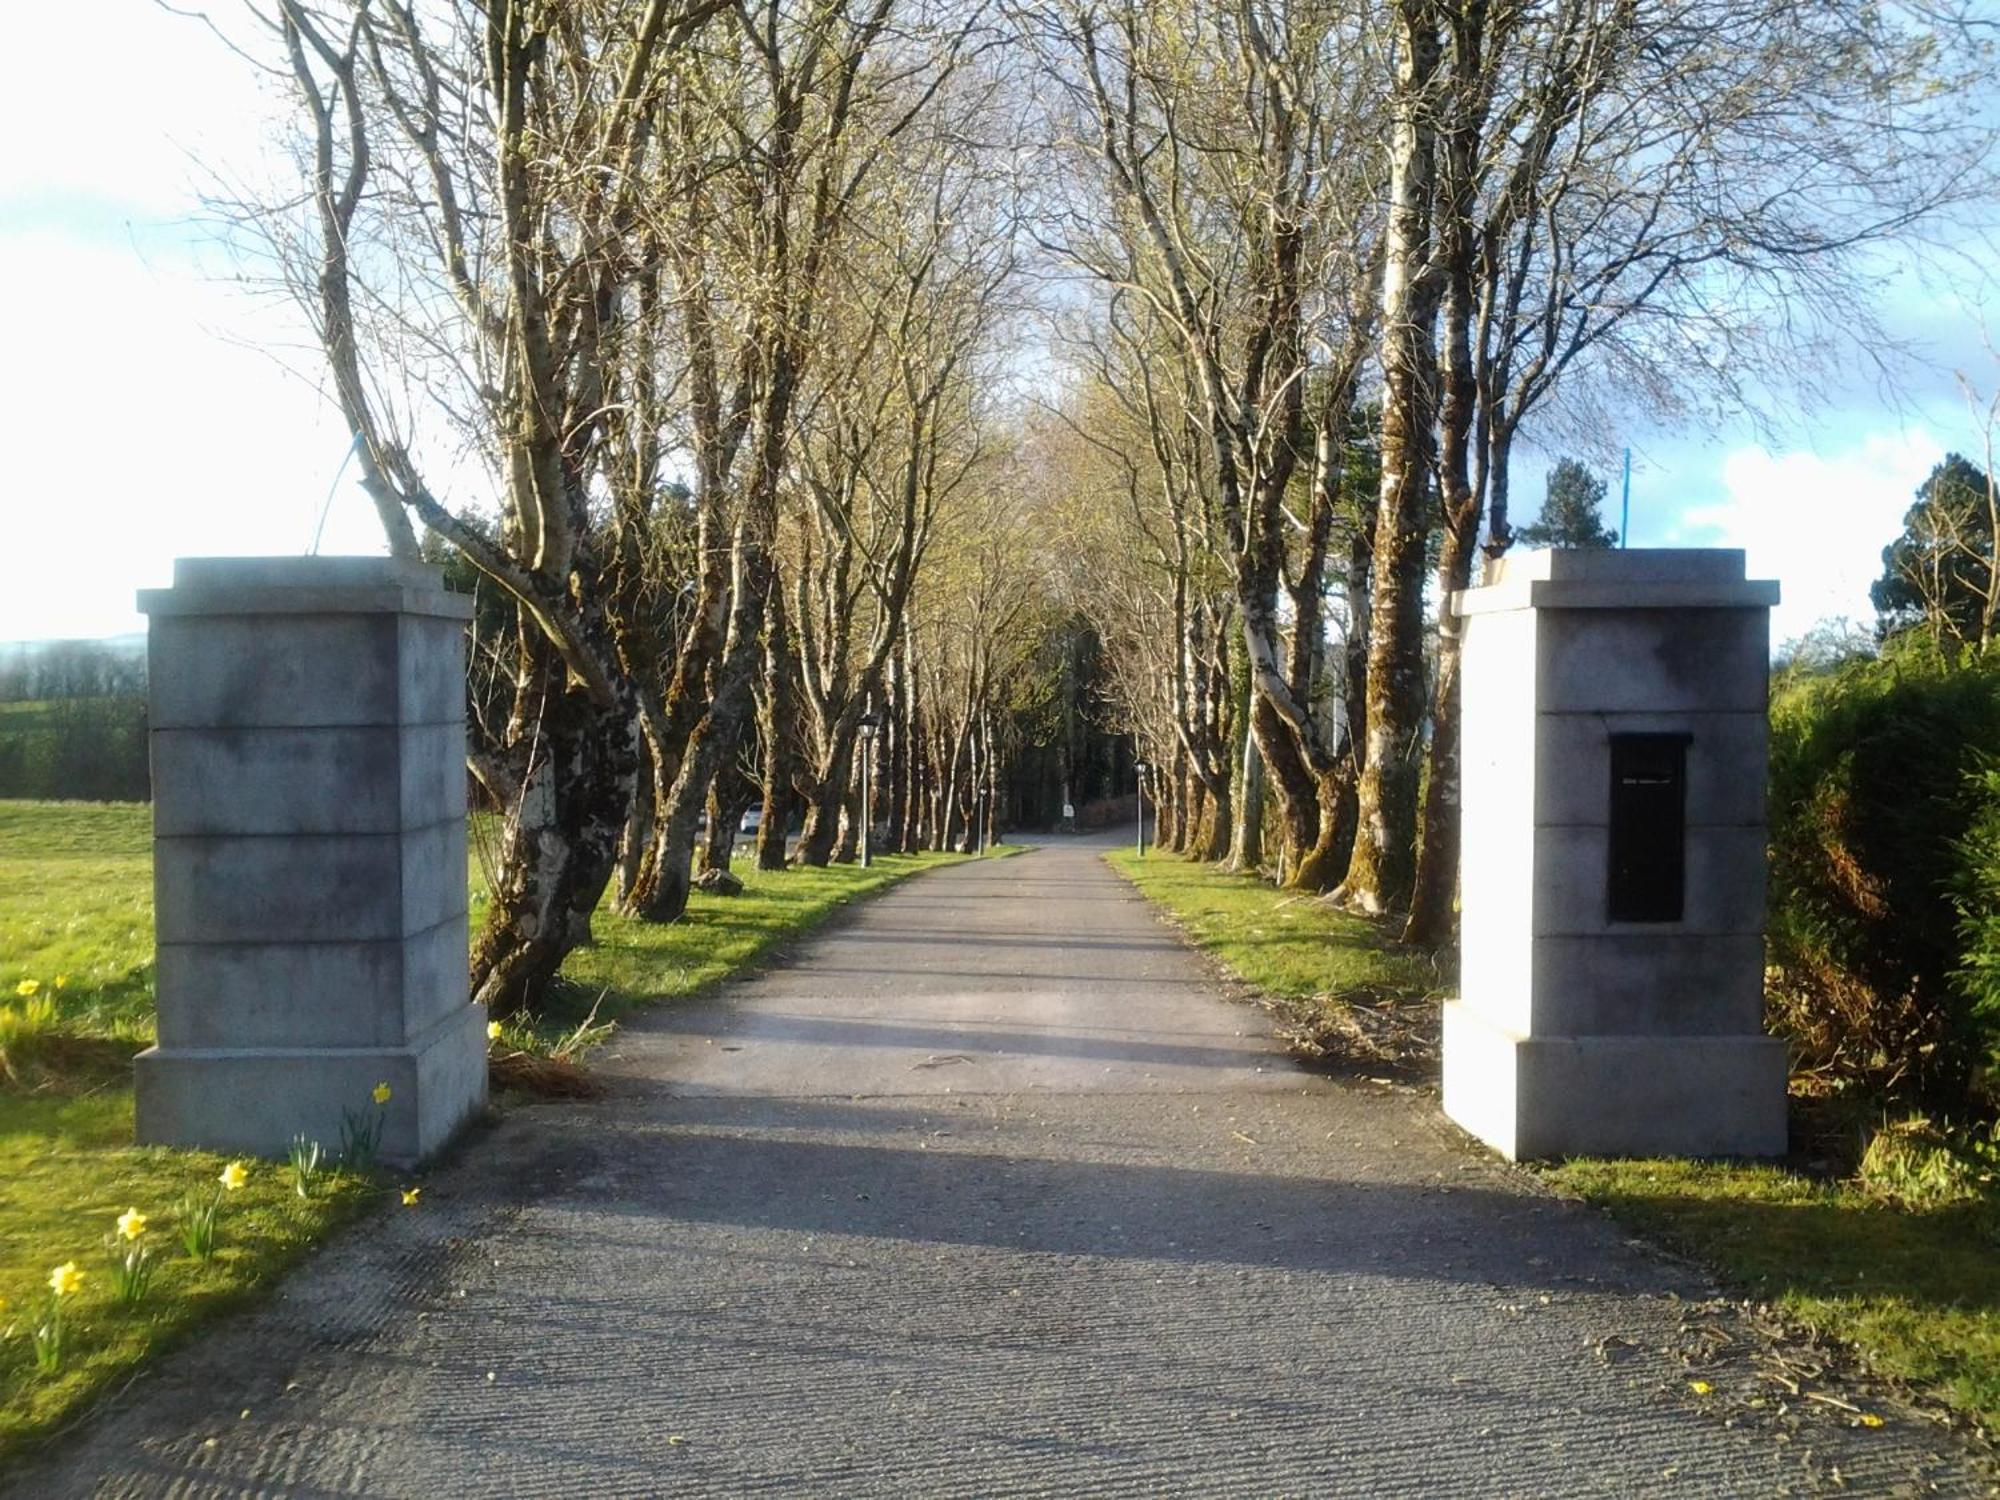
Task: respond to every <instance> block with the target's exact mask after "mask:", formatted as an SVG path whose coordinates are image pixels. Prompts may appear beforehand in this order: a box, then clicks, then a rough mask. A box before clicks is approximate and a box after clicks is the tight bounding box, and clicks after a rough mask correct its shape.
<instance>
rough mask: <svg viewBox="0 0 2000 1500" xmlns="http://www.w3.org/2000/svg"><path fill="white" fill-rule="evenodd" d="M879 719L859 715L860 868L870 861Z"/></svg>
mask: <svg viewBox="0 0 2000 1500" xmlns="http://www.w3.org/2000/svg"><path fill="white" fill-rule="evenodd" d="M880 722H881V721H880V720H879V719H877V718H876V717H875V715H874V714H873V713H872V712H870V713H865V714H863V715H862V716H861V868H862V869H864V870H865V869H867V868H868V866H869V865H870V863H872V856H873V851H872V850H871V849H870V847H869V844H870V840H869V837H868V832H869V825H870V824H872V823H873V822H874V821H875V726H876V725H877V724H878V723H880Z"/></svg>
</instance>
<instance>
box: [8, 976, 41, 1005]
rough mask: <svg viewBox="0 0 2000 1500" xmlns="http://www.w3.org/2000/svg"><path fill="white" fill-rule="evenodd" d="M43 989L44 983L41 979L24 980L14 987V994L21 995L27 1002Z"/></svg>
mask: <svg viewBox="0 0 2000 1500" xmlns="http://www.w3.org/2000/svg"><path fill="white" fill-rule="evenodd" d="M41 987H42V982H41V980H39V979H24V980H22V981H21V982H20V983H19V984H17V985H15V986H14V993H15V994H17V995H19V996H20V997H21V998H22V999H23V1000H25V999H27V998H28V997H29V996H30V995H33V994H35V993H37V992H38V991H39V990H40V989H41Z"/></svg>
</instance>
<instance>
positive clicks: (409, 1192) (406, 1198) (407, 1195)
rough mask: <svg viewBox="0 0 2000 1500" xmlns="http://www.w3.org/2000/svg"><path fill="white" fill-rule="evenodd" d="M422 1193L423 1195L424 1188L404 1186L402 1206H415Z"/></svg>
mask: <svg viewBox="0 0 2000 1500" xmlns="http://www.w3.org/2000/svg"><path fill="white" fill-rule="evenodd" d="M423 1195H424V1190H423V1189H422V1188H420V1187H412V1188H404V1189H403V1207H405V1208H415V1207H416V1206H417V1199H419V1198H421V1197H422V1196H423Z"/></svg>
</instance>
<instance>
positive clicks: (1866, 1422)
mask: <svg viewBox="0 0 2000 1500" xmlns="http://www.w3.org/2000/svg"><path fill="white" fill-rule="evenodd" d="M1861 1425H1862V1426H1863V1427H1880V1426H1881V1425H1882V1419H1881V1418H1880V1417H1878V1416H1876V1415H1875V1413H1874V1412H1872V1411H1864V1412H1863V1413H1862V1414H1861Z"/></svg>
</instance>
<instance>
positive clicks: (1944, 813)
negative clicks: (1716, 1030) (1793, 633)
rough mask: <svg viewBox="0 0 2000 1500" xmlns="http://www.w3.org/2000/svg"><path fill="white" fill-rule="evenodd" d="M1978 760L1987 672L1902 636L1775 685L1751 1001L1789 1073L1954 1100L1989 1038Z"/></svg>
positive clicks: (1986, 848)
mask: <svg viewBox="0 0 2000 1500" xmlns="http://www.w3.org/2000/svg"><path fill="white" fill-rule="evenodd" d="M1995 755H2000V663H1988V664H1983V665H1982V664H1973V665H1963V666H1957V667H1953V666H1950V665H1948V664H1947V663H1945V662H1944V661H1942V660H1941V659H1940V658H1939V657H1938V656H1937V655H1936V654H1935V653H1934V652H1929V651H1926V650H1925V649H1924V648H1923V647H1922V646H1921V645H1920V644H1917V643H1911V644H1907V645H1894V646H1892V647H1891V648H1889V649H1888V650H1886V651H1885V652H1884V654H1883V655H1882V656H1881V657H1879V658H1864V659H1859V660H1850V661H1847V662H1844V663H1841V664H1838V665H1835V666H1833V667H1831V668H1828V669H1821V670H1812V669H1805V670H1799V671H1794V672H1792V673H1789V674H1782V675H1781V676H1780V679H1779V681H1778V684H1777V687H1776V691H1775V692H1774V695H1773V700H1772V706H1771V891H1770V965H1771V973H1770V976H1769V978H1770V982H1769V984H1768V986H1767V994H1768V997H1769V1001H1770V1005H1771V1009H1772V1021H1773V1024H1774V1026H1775V1027H1776V1028H1777V1029H1778V1030H1779V1031H1781V1032H1783V1033H1784V1034H1786V1035H1788V1036H1789V1037H1790V1038H1791V1039H1792V1040H1793V1042H1794V1044H1795V1046H1796V1048H1797V1050H1798V1061H1799V1064H1800V1065H1801V1067H1803V1068H1804V1069H1806V1070H1808V1071H1813V1072H1818V1073H1820V1074H1821V1075H1823V1076H1825V1077H1827V1078H1828V1079H1829V1080H1831V1081H1833V1082H1835V1083H1838V1084H1851V1083H1857V1082H1858V1083H1861V1084H1863V1085H1865V1086H1866V1087H1868V1088H1869V1089H1870V1090H1872V1091H1874V1092H1876V1093H1881V1094H1885V1095H1890V1096H1906V1097H1909V1098H1912V1099H1919V1100H1923V1101H1925V1102H1926V1103H1929V1104H1933V1105H1937V1106H1941V1107H1943V1108H1944V1109H1946V1110H1947V1111H1953V1110H1957V1109H1959V1108H1960V1107H1961V1106H1963V1105H1965V1104H1966V1103H1968V1102H1970V1101H1971V1100H1972V1096H1973V1091H1974V1089H1975V1088H1976V1087H1978V1086H1979V1083H1980V1079H1981V1077H1982V1068H1983V1065H1984V1064H1985V1063H1986V1061H1987V1060H1988V1059H1989V1058H1990V1057H1991V1055H1992V1053H1993V1049H1994V1046H1995V1042H1996V1038H2000V1013H1996V1005H1995V1003H1994V1002H1995V997H1994V994H1993V993H1992V991H1993V990H1994V989H2000V919H1995V918H1994V917H1993V916H1992V901H1993V898H1994V897H1995V896H1996V895H2000V778H1996V777H1995V776H1993V775H1992V774H1990V773H1989V769H1988V768H1989V767H1990V765H1991V764H1992V762H1991V759H1990V758H1991V757H1993V756H1995ZM1981 829H1985V830H1986V833H1985V834H1983V835H1982V834H1981V833H1980V832H1979V830H1981ZM1968 830H1971V832H1968ZM1982 901H1983V902H1985V903H1986V904H1985V906H1984V907H1983V908H1979V906H1978V904H1979V903H1980V902H1982ZM1975 909H1977V910H1978V912H1979V914H1980V915H1983V916H1984V917H1985V919H1986V920H1985V921H1983V922H1982V921H1980V920H1979V919H1978V916H1975V915H1968V913H1972V912H1974V911H1975ZM1968 939H1971V940H1972V942H1971V947H1970V949H1969V948H1968ZM1982 944H1983V945H1984V946H1983V947H1982V946H1981V945H1982ZM1977 952H1983V953H1985V954H1986V955H1988V959H1989V960H1990V964H1988V966H1985V967H1982V964H1987V962H1988V961H1987V960H1981V959H1978V958H1976V957H1975V956H1974V954H1975V953H1977ZM1982 975H1983V976H1984V978H1983V981H1982V980H1981V978H1980V976H1982ZM1982 982H1983V983H1984V984H1985V985H1986V986H1987V987H1988V991H1987V992H1986V993H1985V995H1984V998H1981V991H1980V988H1979V986H1980V983H1982ZM1984 1102H1985V1103H1987V1104H1990V1103H1991V1102H1992V1101H1990V1100H1988V1101H1984Z"/></svg>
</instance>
